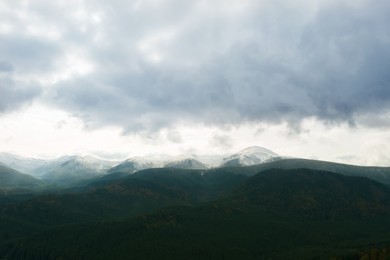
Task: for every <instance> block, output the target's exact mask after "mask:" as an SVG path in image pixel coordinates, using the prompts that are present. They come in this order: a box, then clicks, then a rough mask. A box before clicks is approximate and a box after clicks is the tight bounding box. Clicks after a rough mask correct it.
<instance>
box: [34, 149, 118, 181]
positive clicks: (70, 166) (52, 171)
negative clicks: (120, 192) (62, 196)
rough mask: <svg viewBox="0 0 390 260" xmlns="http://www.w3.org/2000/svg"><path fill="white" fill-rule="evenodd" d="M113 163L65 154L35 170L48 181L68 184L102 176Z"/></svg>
mask: <svg viewBox="0 0 390 260" xmlns="http://www.w3.org/2000/svg"><path fill="white" fill-rule="evenodd" d="M115 163H116V162H112V161H106V160H101V159H98V158H96V157H93V156H84V157H81V156H65V157H61V158H59V159H57V160H54V161H52V162H51V163H49V164H47V165H45V166H43V167H40V168H38V169H36V170H35V171H36V172H40V174H41V178H42V179H44V180H47V181H49V182H50V183H53V184H57V185H61V186H69V185H73V184H78V183H81V182H83V181H87V180H91V179H94V178H97V177H99V176H103V175H105V174H106V171H107V170H108V169H109V168H111V167H112V166H113V164H115Z"/></svg>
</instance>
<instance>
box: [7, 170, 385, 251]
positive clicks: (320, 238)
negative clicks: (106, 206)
mask: <svg viewBox="0 0 390 260" xmlns="http://www.w3.org/2000/svg"><path fill="white" fill-rule="evenodd" d="M176 174H178V173H176ZM187 174H188V173H187ZM141 175H142V176H138V178H137V180H138V181H141V180H142V181H144V182H145V183H148V185H149V184H151V183H153V184H155V185H158V186H157V187H149V188H145V185H144V187H143V188H139V189H135V190H136V191H138V192H140V194H142V192H144V195H145V194H149V192H152V191H154V193H153V194H155V196H157V194H165V198H166V199H167V200H170V199H172V198H175V199H177V201H176V202H178V201H179V202H180V203H181V205H180V206H170V207H166V208H162V209H160V210H157V211H155V212H154V213H148V214H140V215H138V216H136V217H133V218H127V219H123V220H119V219H118V220H114V221H112V220H111V221H110V220H109V218H107V219H106V220H105V219H101V220H99V221H87V222H84V223H83V222H82V221H79V222H78V224H77V222H74V223H75V224H66V225H64V224H61V223H59V222H57V223H56V224H55V225H52V226H47V227H44V226H43V223H41V226H40V228H39V229H35V230H33V231H31V233H29V234H28V235H26V234H24V235H23V234H21V235H20V236H18V237H15V236H14V237H12V238H9V239H6V238H5V239H2V241H3V242H1V243H0V258H1V257H2V258H5V259H330V258H331V257H342V258H349V259H359V258H360V257H365V255H367V254H368V255H369V256H372V255H374V254H375V257H382V258H381V259H386V257H389V256H390V254H389V253H390V251H389V248H388V246H389V245H390V191H389V189H388V187H386V186H384V185H383V184H380V183H378V182H375V181H372V180H369V179H366V178H360V177H347V176H341V175H338V174H334V173H330V172H325V171H314V170H307V169H296V170H281V169H274V170H270V171H265V172H262V173H260V174H257V175H255V176H253V177H250V178H247V179H245V180H243V179H240V181H237V182H236V183H237V184H236V186H235V187H234V188H233V191H230V192H227V190H225V192H224V193H223V195H220V196H217V197H215V196H212V195H209V196H210V197H204V196H203V195H204V194H205V192H206V193H207V191H208V190H213V189H217V188H216V187H218V185H217V183H220V182H224V181H222V179H223V178H215V179H213V181H211V180H209V182H208V181H205V179H203V178H201V177H203V176H204V175H202V174H198V175H196V174H195V172H192V175H193V176H192V175H191V174H189V175H186V176H181V175H175V173H173V174H172V172H169V171H167V170H166V172H159V170H156V172H148V173H147V174H141ZM232 176H233V175H232ZM232 176H231V177H232ZM208 178H211V176H209V177H208ZM206 179H207V178H206ZM129 180H130V179H126V181H129ZM217 180H219V181H217ZM126 181H125V182H126ZM225 181H226V180H225ZM226 183H229V185H230V183H231V182H230V181H228V182H226ZM107 185H108V186H107ZM110 185H114V184H113V183H100V184H99V185H97V184H96V185H93V186H90V188H91V189H92V190H93V189H95V191H96V190H99V189H100V188H104V187H112V189H114V190H117V191H120V193H125V194H126V193H132V192H135V191H134V190H133V188H130V186H131V185H130V186H126V185H124V184H121V185H119V184H118V183H117V184H115V185H119V186H115V185H114V186H110ZM137 186H138V187H142V185H139V183H138V184H137ZM230 187H231V186H230ZM187 189H189V190H191V191H192V192H193V194H192V195H190V193H188V194H187V195H188V196H187V195H186V196H182V197H180V196H177V194H180V193H181V192H182V191H183V190H187ZM229 190H231V189H229ZM172 192H177V194H174V193H172ZM169 194H172V195H173V196H172V197H170V195H169ZM194 194H203V195H202V196H200V197H197V196H195V197H192V196H193V195H194ZM146 196H147V195H146ZM159 196H160V195H159ZM161 196H162V195H161ZM221 196H222V197H221ZM141 197H142V196H141ZM129 198H130V197H127V198H126V199H124V200H123V205H125V204H126V201H127V199H129ZM179 198H181V199H179ZM194 198H196V199H194ZM217 198H219V199H217ZM215 199H217V200H215ZM99 200H100V199H99ZM183 202H186V203H183ZM85 203H86V204H85V205H77V206H76V208H78V209H79V208H81V207H87V206H88V203H87V202H85ZM54 204H55V203H54ZM173 204H175V203H173ZM75 205H76V204H75ZM18 206H19V207H21V204H19V205H18ZM32 207H35V206H32ZM57 210H58V212H59V213H61V212H62V211H61V209H60V208H59V209H57ZM7 214H10V212H8V213H6V212H3V213H2V216H3V218H6V216H7ZM8 216H11V215H8ZM15 217H16V215H14V216H13V218H12V219H13V220H14V219H15ZM53 217H54V216H53ZM80 217H82V216H80ZM8 221H9V223H11V224H20V223H27V222H28V219H23V216H22V215H20V216H19V219H18V221H19V222H18V223H12V221H10V220H9V219H8ZM29 223H30V225H31V226H34V223H35V225H38V224H36V223H39V222H34V223H33V222H29ZM2 232H3V231H2ZM378 259H379V258H378Z"/></svg>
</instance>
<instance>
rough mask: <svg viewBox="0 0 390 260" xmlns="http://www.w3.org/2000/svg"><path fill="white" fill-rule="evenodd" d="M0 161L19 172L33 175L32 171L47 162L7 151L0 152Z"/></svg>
mask: <svg viewBox="0 0 390 260" xmlns="http://www.w3.org/2000/svg"><path fill="white" fill-rule="evenodd" d="M0 163H2V164H3V165H5V166H8V167H10V168H12V169H15V170H17V171H19V172H22V173H25V174H30V175H34V171H35V170H36V169H37V168H40V167H42V166H44V165H47V164H48V163H49V160H42V159H35V158H27V157H22V156H17V155H13V154H9V153H0Z"/></svg>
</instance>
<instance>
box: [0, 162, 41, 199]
mask: <svg viewBox="0 0 390 260" xmlns="http://www.w3.org/2000/svg"><path fill="white" fill-rule="evenodd" d="M46 186H47V183H46V182H44V181H41V180H38V179H35V178H34V177H32V176H30V175H27V174H23V173H20V172H18V171H16V170H14V169H11V168H8V167H6V166H4V165H0V194H4V193H9V192H17V191H23V190H30V189H31V190H37V189H41V188H44V187H46Z"/></svg>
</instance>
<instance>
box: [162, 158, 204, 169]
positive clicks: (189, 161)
mask: <svg viewBox="0 0 390 260" xmlns="http://www.w3.org/2000/svg"><path fill="white" fill-rule="evenodd" d="M165 167H169V168H180V169H191V170H205V169H208V168H209V167H208V166H207V165H206V164H204V163H203V162H201V161H199V160H197V159H195V158H192V157H190V158H185V159H181V160H176V161H172V162H169V163H166V164H165Z"/></svg>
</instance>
